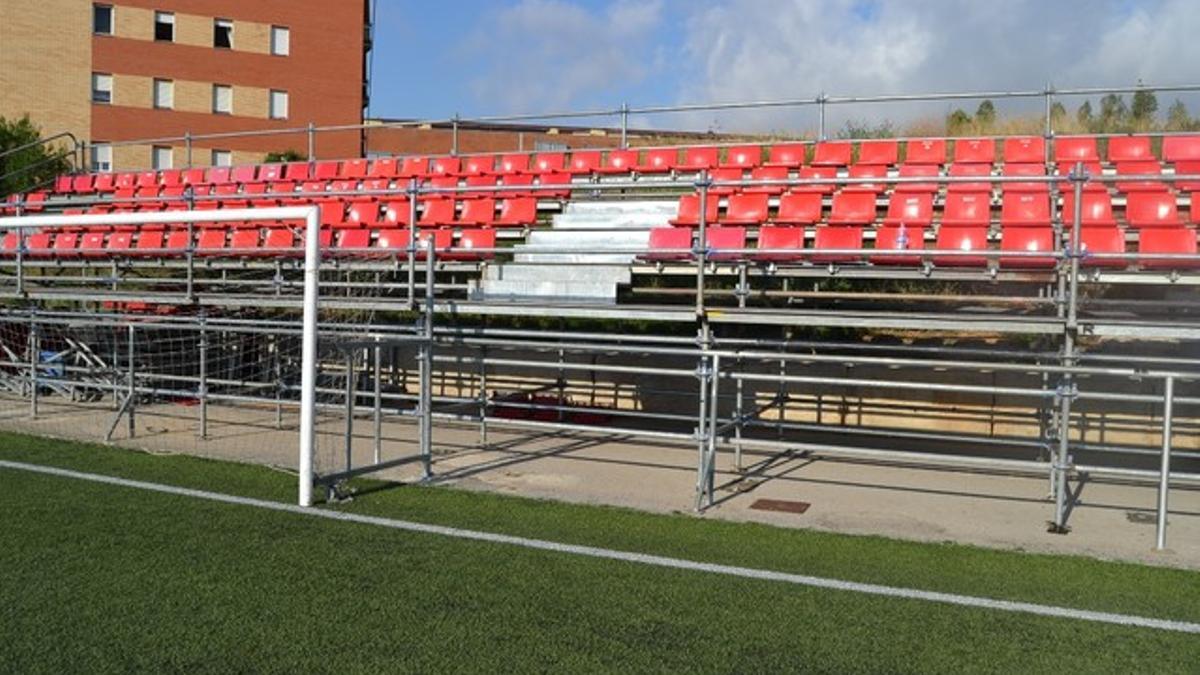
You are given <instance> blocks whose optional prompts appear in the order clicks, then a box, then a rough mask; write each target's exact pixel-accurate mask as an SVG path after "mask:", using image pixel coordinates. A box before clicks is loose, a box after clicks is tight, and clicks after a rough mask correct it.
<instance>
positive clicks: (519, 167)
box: [496, 154, 529, 175]
mask: <svg viewBox="0 0 1200 675" xmlns="http://www.w3.org/2000/svg"><path fill="white" fill-rule="evenodd" d="M528 170H529V155H525V154H520V155H504V156H502V157H501V158H500V163H499V165H498V166H497V167H496V172H497V173H499V174H501V175H508V174H513V173H525V172H526V171H528Z"/></svg>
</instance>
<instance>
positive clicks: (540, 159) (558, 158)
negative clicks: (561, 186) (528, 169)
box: [533, 152, 567, 173]
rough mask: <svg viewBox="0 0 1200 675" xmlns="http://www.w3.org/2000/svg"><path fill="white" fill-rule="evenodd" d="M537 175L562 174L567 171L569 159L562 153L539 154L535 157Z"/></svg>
mask: <svg viewBox="0 0 1200 675" xmlns="http://www.w3.org/2000/svg"><path fill="white" fill-rule="evenodd" d="M533 170H534V171H536V172H537V173H561V172H563V171H566V170H567V157H566V155H564V154H563V153H561V152H539V153H538V154H536V155H534V156H533Z"/></svg>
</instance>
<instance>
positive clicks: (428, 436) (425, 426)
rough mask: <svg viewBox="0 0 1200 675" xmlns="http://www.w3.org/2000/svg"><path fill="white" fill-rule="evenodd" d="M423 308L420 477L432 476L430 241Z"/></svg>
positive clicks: (432, 281) (431, 240) (426, 258)
mask: <svg viewBox="0 0 1200 675" xmlns="http://www.w3.org/2000/svg"><path fill="white" fill-rule="evenodd" d="M425 247H426V251H425V256H426V257H425V306H424V307H422V308H421V309H422V313H421V323H422V326H421V337H422V338H423V339H422V340H421V385H420V386H421V391H420V397H419V398H420V405H419V408H420V411H419V412H420V452H421V477H422V479H424V480H428V479H429V478H431V477H432V476H433V313H434V310H435V306H434V293H433V284H434V265H435V264H436V261H435V260H434V256H435V252H434V240H433V237H430V238H429V239H428V240H426V242H425Z"/></svg>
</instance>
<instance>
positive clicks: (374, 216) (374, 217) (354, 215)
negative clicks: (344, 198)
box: [346, 202, 379, 227]
mask: <svg viewBox="0 0 1200 675" xmlns="http://www.w3.org/2000/svg"><path fill="white" fill-rule="evenodd" d="M346 222H347V223H349V224H352V225H355V226H358V227H375V226H376V225H379V202H357V203H354V204H351V205H350V210H349V211H348V212H347V214H346Z"/></svg>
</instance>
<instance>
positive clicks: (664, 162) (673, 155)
mask: <svg viewBox="0 0 1200 675" xmlns="http://www.w3.org/2000/svg"><path fill="white" fill-rule="evenodd" d="M678 156H679V153H678V151H677V150H676V149H675V148H652V149H650V150H647V151H646V158H645V159H644V160H642V161H641V162H640V163H638V165H637V171H638V173H670V172H671V171H673V170H674V169H675V163H676V160H677V158H678Z"/></svg>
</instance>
